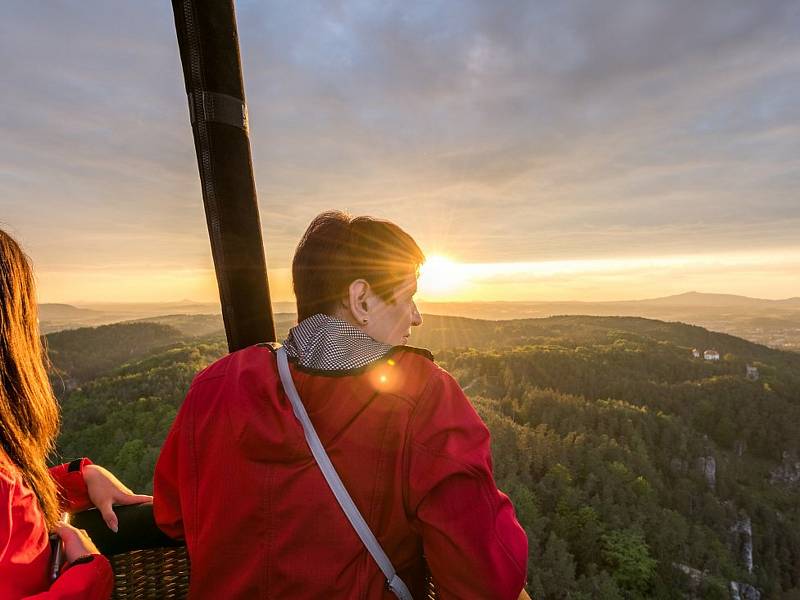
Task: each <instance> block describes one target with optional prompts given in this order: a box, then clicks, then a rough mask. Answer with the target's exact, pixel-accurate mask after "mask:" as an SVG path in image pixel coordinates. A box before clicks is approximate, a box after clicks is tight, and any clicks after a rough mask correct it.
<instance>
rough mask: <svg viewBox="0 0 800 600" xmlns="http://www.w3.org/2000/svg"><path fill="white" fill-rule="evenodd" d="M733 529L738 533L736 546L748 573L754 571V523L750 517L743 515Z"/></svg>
mask: <svg viewBox="0 0 800 600" xmlns="http://www.w3.org/2000/svg"><path fill="white" fill-rule="evenodd" d="M731 531H732V532H733V533H734V534H736V546H737V547H738V550H739V556H740V558H741V560H742V563H744V566H745V568H746V569H747V572H748V573H752V572H753V523H752V522H751V521H750V517H748V516H747V515H743V516H742V518H740V519H739V520H738V521H736V523H735V524H734V526H733V527H731Z"/></svg>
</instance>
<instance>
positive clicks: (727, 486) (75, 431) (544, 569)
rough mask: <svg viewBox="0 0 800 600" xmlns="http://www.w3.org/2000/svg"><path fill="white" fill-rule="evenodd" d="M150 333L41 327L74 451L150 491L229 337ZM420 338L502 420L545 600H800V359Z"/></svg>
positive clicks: (494, 425)
mask: <svg viewBox="0 0 800 600" xmlns="http://www.w3.org/2000/svg"><path fill="white" fill-rule="evenodd" d="M189 325H190V324H189ZM155 326H156V327H158V328H161V329H154V328H153V324H147V323H138V324H132V325H131V324H125V325H112V326H108V327H109V329H103V328H98V329H86V330H75V331H71V332H64V333H69V334H71V336H75V337H70V338H66V339H65V338H55V337H49V339H48V342H49V346H50V348H51V350H53V351H54V352H55V353H56V354H54V357H53V362H54V363H55V364H56V365H57V366H58V367H59V369H60V372H61V377H62V378H65V379H67V380H69V381H71V382H73V386H74V387H73V389H70V390H68V391H67V390H64V391H62V392H61V395H62V405H63V412H64V427H63V434H62V436H61V439H60V443H59V448H60V451H61V453H62V455H63V456H64V457H73V456H80V455H84V454H85V455H88V456H91V457H92V458H93V459H95V460H96V461H97V462H99V463H101V464H104V465H106V466H108V467H109V468H111V469H112V470H114V471H115V472H117V473H118V474H119V475H120V477H121V478H122V479H123V480H124V481H125V482H126V483H128V484H129V485H131V486H133V487H136V488H139V489H143V490H147V489H150V486H151V476H152V470H153V465H154V463H155V460H156V458H157V455H158V451H159V448H160V444H161V443H162V441H163V438H164V436H165V434H166V431H167V429H168V427H169V425H170V423H171V421H172V419H173V418H174V415H175V412H176V410H177V408H178V406H179V405H180V402H181V401H182V399H183V395H184V393H185V391H186V389H187V388H188V385H189V382H190V381H191V378H192V377H193V375H194V374H195V373H196V372H197V371H198V370H199V369H201V368H202V367H204V366H205V365H207V364H208V363H209V362H210V361H212V360H214V359H215V358H217V357H219V356H221V355H222V354H223V353H224V352H225V344H224V340H223V338H222V336H221V335H219V334H216V335H211V336H208V337H206V338H204V339H196V338H188V337H186V336H185V334H182V333H181V332H180V331H178V330H177V329H175V328H174V327H171V326H170V325H169V324H168V323H160V324H156V325H155ZM186 326H187V323H183V327H181V329H182V330H183V331H184V332H185V331H187V329H186ZM99 330H102V331H99ZM188 330H191V327H189V329H188ZM56 335H61V334H56ZM82 336H83V337H84V339H85V343H82V342H81V338H82ZM98 336H102V339H101V338H99V337H98ZM65 340H66V341H65ZM67 341H68V342H69V343H66V342H67ZM411 343H412V344H413V345H417V346H428V347H431V348H432V349H434V350H436V354H437V360H438V361H439V362H440V363H441V364H442V365H443V366H444V367H445V368H447V369H448V370H450V371H451V372H452V373H453V374H454V375H455V376H456V377H457V378H458V379H459V381H460V382H461V384H462V386H463V387H464V389H465V390H466V392H467V394H468V395H469V396H470V398H471V399H472V401H473V402H474V403H475V405H476V407H477V408H478V410H479V412H480V413H481V415H482V416H483V418H484V419H485V421H486V422H487V424H488V425H489V428H490V430H491V431H492V435H493V451H494V462H495V470H496V476H497V480H498V484H499V485H500V487H501V489H504V490H506V491H507V492H508V493H509V494H510V495H511V497H512V499H513V500H514V503H515V506H516V507H517V510H518V514H519V517H520V520H521V522H522V523H523V525H524V526H525V528H526V530H527V531H528V535H529V539H530V543H531V551H530V586H529V589H530V591H531V592H532V593H533V594H534V595H535V597H538V598H586V599H589V598H592V599H594V598H601V599H602V598H609V599H614V598H683V597H687V595H693V596H694V597H698V598H700V597H702V598H732V597H736V596H734V590H735V594H738V596H739V597H740V598H754V597H757V594H758V591H759V590H760V593H761V594H762V597H765V598H798V597H800V487H799V486H800V458H798V452H800V447H799V445H798V444H799V443H798V437H800V436H798V435H797V431H798V429H799V428H800V355H796V354H792V353H785V352H780V351H777V350H771V349H769V348H766V347H763V346H759V345H756V344H752V343H749V342H746V341H744V340H741V339H739V338H735V337H731V336H728V335H724V334H717V333H713V332H709V331H706V330H704V329H702V328H699V327H692V326H687V325H682V324H678V323H663V322H660V321H652V320H647V319H638V318H614V317H553V318H549V319H530V320H519V321H503V322H490V321H478V320H470V319H456V318H447V317H431V316H428V317H426V321H425V324H424V325H423V327H421V328H420V329H419V330H417V331H415V332H414V335H413V337H412V340H411ZM106 344H107V346H106ZM126 347H127V348H128V354H127V355H126V354H125V349H126ZM692 348H697V349H698V350H700V352H701V353H702V352H703V351H704V350H706V349H714V350H716V351H718V352H719V354H720V356H721V360H719V361H706V360H703V359H702V358H695V357H693V355H692V353H691V350H692ZM103 349H105V351H102V350H103ZM94 357H97V360H95V358H94ZM748 365H749V366H750V367H755V368H756V369H757V371H758V374H757V377H758V378H757V379H756V380H753V379H755V377H756V375H755V372H754V371H752V370H751V372H750V379H748V378H747V377H746V374H747V370H746V368H747V366H748ZM87 374H89V376H88V377H87Z"/></svg>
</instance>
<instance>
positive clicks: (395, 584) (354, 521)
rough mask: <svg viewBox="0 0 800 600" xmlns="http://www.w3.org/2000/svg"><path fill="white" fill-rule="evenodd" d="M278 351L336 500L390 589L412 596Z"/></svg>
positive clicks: (407, 599) (286, 384)
mask: <svg viewBox="0 0 800 600" xmlns="http://www.w3.org/2000/svg"><path fill="white" fill-rule="evenodd" d="M276 353H277V355H278V373H279V374H280V376H281V382H282V383H283V389H284V391H285V392H286V395H287V396H288V397H289V401H290V402H291V403H292V410H293V411H294V416H295V417H297V420H298V421H300V424H301V425H302V426H303V432H304V433H305V436H306V442H308V447H309V448H310V449H311V454H313V455H314V459H315V460H316V461H317V464H318V465H319V468H320V469H321V470H322V474H323V475H324V476H325V481H327V482H328V486H329V487H330V488H331V491H332V492H333V495H334V496H336V500H337V501H338V502H339V506H341V507H342V510H343V511H344V514H345V516H346V517H347V520H348V521H350V524H351V525H352V526H353V529H355V530H356V534H358V537H359V538H361V541H362V542H363V543H364V546H366V548H367V550H368V551H369V553H370V554H371V555H372V558H374V559H375V562H376V563H377V564H378V567H379V568H380V570H381V571H383V575H384V576H385V577H386V584H387V586H388V587H389V589H390V590H391V591H392V592H394V594H395V596H397V597H398V598H400V600H413V598H412V596H411V592H409V591H408V588H407V587H406V584H405V583H403V580H402V579H400V577H398V576H397V572H396V571H395V570H394V566H392V562H391V561H390V560H389V557H388V556H386V552H384V551H383V548H381V545H380V543H379V542H378V540H377V538H376V537H375V534H373V533H372V530H371V529H370V528H369V525H367V522H366V521H365V520H364V517H363V516H361V512H359V510H358V508H357V507H356V505H355V503H354V502H353V499H352V498H351V497H350V494H349V493H348V492H347V489H346V488H345V487H344V484H343V483H342V480H341V479H340V478H339V474H338V473H337V472H336V469H335V468H334V466H333V463H331V459H330V458H328V453H327V452H325V447H324V446H323V445H322V442H321V441H320V439H319V436H318V435H317V431H316V430H315V429H314V425H313V424H312V423H311V419H309V418H308V413H307V412H306V409H305V406H303V402H302V401H301V400H300V394H298V393H297V388H296V387H295V385H294V381H293V380H292V373H291V371H290V370H289V359H288V357H287V356H286V349H285V348H284V347H280V348H278V349H277V352H276Z"/></svg>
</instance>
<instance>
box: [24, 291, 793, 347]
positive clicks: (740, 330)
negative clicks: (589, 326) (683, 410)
mask: <svg viewBox="0 0 800 600" xmlns="http://www.w3.org/2000/svg"><path fill="white" fill-rule="evenodd" d="M419 306H420V310H422V311H423V312H424V313H425V314H430V315H448V316H459V317H466V318H473V319H483V320H492V321H494V320H512V319H526V318H538V317H550V316H558V315H590V316H631V317H645V318H650V319H658V320H662V321H679V322H682V323H689V324H692V325H699V326H701V327H705V328H706V329H710V330H713V331H723V332H725V333H730V334H732V335H735V336H737V337H742V338H745V339H748V340H751V341H754V342H758V343H760V344H765V345H767V346H771V347H774V348H780V349H782V350H797V351H800V298H787V299H785V300H764V299H759V298H747V297H745V296H735V295H731V294H704V293H698V292H687V293H685V294H678V295H675V296H667V297H664V298H651V299H645V300H630V301H619V302H446V303H439V302H426V301H421V302H419ZM40 311H41V318H40V327H41V330H42V333H51V332H54V331H60V330H62V329H75V328H78V327H87V326H97V325H105V324H109V323H118V322H121V321H135V320H149V321H153V322H169V321H170V320H171V321H172V322H174V323H177V321H178V319H177V317H178V316H179V315H184V316H185V315H192V316H202V315H205V316H203V318H202V319H183V320H182V321H181V324H180V325H178V328H179V329H180V330H181V331H185V332H186V333H190V330H191V328H195V331H198V332H203V333H202V334H200V333H196V334H194V335H206V334H211V333H213V330H214V319H215V318H216V319H219V318H220V316H219V315H220V308H219V305H218V304H216V303H197V302H191V301H188V300H187V301H182V302H173V303H149V304H136V303H129V304H120V303H114V304H90V305H85V306H81V307H76V306H70V305H68V304H42V305H41V306H40ZM273 311H274V312H275V313H276V314H286V315H289V314H294V311H295V307H294V304H293V303H291V302H277V303H275V304H274V306H273Z"/></svg>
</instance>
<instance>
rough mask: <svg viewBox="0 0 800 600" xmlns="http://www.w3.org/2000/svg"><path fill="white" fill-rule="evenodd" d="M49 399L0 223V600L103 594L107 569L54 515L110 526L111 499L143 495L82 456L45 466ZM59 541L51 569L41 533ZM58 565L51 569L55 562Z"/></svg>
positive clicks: (18, 254) (22, 285)
mask: <svg viewBox="0 0 800 600" xmlns="http://www.w3.org/2000/svg"><path fill="white" fill-rule="evenodd" d="M59 422H60V420H59V412H58V404H57V402H56V399H55V397H54V396H53V390H52V388H51V386H50V381H49V379H48V376H47V370H46V366H45V357H44V353H43V348H42V343H41V340H40V337H39V326H38V319H37V303H36V291H35V286H34V278H33V272H32V270H31V266H30V262H29V261H28V258H27V257H26V256H25V254H24V252H23V251H22V249H21V248H20V247H19V245H18V244H17V243H16V242H15V241H14V239H12V238H11V236H9V235H8V234H7V233H5V232H4V231H3V230H2V229H0V598H2V599H3V600H6V599H8V600H12V599H13V600H16V599H18V598H25V597H28V596H34V595H35V597H36V598H60V599H67V598H81V599H87V600H94V599H97V600H105V599H107V598H108V597H109V596H110V594H111V587H112V583H113V575H112V572H111V568H110V566H109V563H108V561H107V560H106V559H105V558H104V557H103V556H101V555H100V554H99V553H98V552H97V548H96V547H95V546H94V544H93V543H92V541H91V539H89V537H88V536H87V535H86V533H85V532H83V531H80V530H78V529H75V528H74V527H71V526H70V525H67V524H66V523H63V522H61V521H62V519H61V518H60V515H61V514H62V512H73V511H77V510H84V509H86V508H89V507H91V506H96V507H97V508H98V509H100V511H101V513H102V514H103V517H104V519H105V521H106V523H107V524H108V526H109V527H110V528H111V529H112V530H115V531H116V528H117V521H116V516H115V515H114V511H113V510H112V508H111V507H112V505H113V504H135V503H139V502H147V501H150V500H151V497H150V496H140V495H136V494H133V493H132V492H131V491H130V490H128V489H127V488H126V487H125V486H123V485H122V484H121V483H120V482H119V481H118V480H117V479H116V478H115V477H114V476H113V475H112V474H111V473H109V472H108V471H106V470H105V469H103V468H102V467H98V466H96V465H92V464H91V461H89V460H88V459H82V460H77V461H73V462H71V463H69V464H65V465H60V466H57V467H53V468H52V469H48V468H47V464H46V460H47V456H48V455H49V454H50V452H51V451H52V450H53V447H54V441H55V438H56V435H57V434H58V429H59ZM51 531H53V532H55V533H57V534H58V536H59V537H60V538H61V541H62V542H63V550H64V554H65V558H66V564H65V565H64V567H63V568H61V569H60V570H61V574H60V576H59V577H58V578H57V579H56V580H55V582H52V583H51V578H52V576H53V574H54V573H55V572H56V571H55V570H54V569H53V568H52V565H51V563H52V560H51V550H50V543H49V532H51ZM56 568H58V565H57V566H56Z"/></svg>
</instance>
